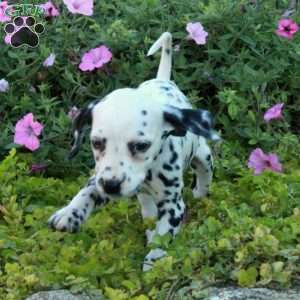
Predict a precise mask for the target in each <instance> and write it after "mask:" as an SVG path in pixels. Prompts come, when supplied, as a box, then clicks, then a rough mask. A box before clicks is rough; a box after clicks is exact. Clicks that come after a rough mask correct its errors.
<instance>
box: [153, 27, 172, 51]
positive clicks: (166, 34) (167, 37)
mask: <svg viewBox="0 0 300 300" xmlns="http://www.w3.org/2000/svg"><path fill="white" fill-rule="evenodd" d="M171 39H172V35H171V33H170V32H164V33H163V34H162V35H161V36H160V38H159V39H158V40H157V41H156V42H155V43H154V44H153V45H152V46H151V48H150V49H149V51H148V53H147V56H150V55H153V54H154V53H155V52H157V51H158V50H159V49H160V48H161V47H162V46H163V45H164V44H166V42H168V41H170V42H171Z"/></svg>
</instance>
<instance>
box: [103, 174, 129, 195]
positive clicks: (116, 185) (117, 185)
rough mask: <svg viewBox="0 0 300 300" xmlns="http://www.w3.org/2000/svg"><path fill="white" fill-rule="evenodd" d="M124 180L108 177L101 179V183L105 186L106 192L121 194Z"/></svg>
mask: <svg viewBox="0 0 300 300" xmlns="http://www.w3.org/2000/svg"><path fill="white" fill-rule="evenodd" d="M123 181H124V179H123V180H118V179H108V180H107V179H106V180H104V179H103V178H101V179H100V184H101V185H102V187H103V190H104V192H105V193H107V194H110V195H119V194H120V193H121V184H122V183H123Z"/></svg>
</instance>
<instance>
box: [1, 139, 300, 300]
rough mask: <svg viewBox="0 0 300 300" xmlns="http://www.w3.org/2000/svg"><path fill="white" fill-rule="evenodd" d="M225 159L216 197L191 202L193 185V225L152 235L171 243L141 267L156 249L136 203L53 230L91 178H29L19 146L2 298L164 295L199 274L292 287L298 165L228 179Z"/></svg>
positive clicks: (9, 183)
mask: <svg viewBox="0 0 300 300" xmlns="http://www.w3.org/2000/svg"><path fill="white" fill-rule="evenodd" d="M228 147H229V145H227V144H224V145H223V146H222V150H223V149H224V152H226V148H228ZM298 147H299V145H298ZM229 148H230V147H229ZM227 155H231V154H230V153H229V152H228V153H227ZM227 157H228V156H227ZM298 162H299V161H298ZM239 164H240V165H241V162H240V161H239ZM226 165H227V163H226V159H225V158H224V164H223V165H222V166H221V165H219V166H218V170H217V173H216V177H217V178H218V179H217V180H216V181H215V183H214V184H213V186H212V193H211V196H210V197H209V198H205V199H203V200H201V201H200V200H199V199H193V197H192V195H191V191H190V189H189V188H185V191H184V198H185V199H186V203H187V206H188V208H187V211H188V218H187V221H186V223H185V224H184V226H183V228H182V231H181V232H180V233H179V234H178V236H177V237H176V239H175V240H174V241H173V242H172V243H169V240H170V237H169V236H164V237H157V238H156V239H155V240H154V242H153V244H152V246H151V247H157V246H159V247H162V248H164V249H166V250H167V252H168V256H167V257H166V258H163V259H162V260H160V261H158V262H156V264H155V267H154V269H153V270H152V271H150V272H147V273H143V272H142V271H141V262H142V260H143V257H144V256H145V254H146V253H147V252H148V251H149V249H147V247H145V237H144V231H145V229H146V228H149V226H150V227H151V224H153V223H152V222H150V221H149V222H148V221H145V222H143V221H142V218H141V216H140V213H139V207H138V205H137V201H132V200H127V199H122V200H121V201H119V202H117V203H114V204H109V205H108V206H106V207H105V208H103V209H101V211H99V212H97V213H95V214H93V215H92V217H91V218H90V219H89V220H88V221H87V223H86V224H84V225H83V227H82V229H81V232H80V233H78V234H69V233H61V232H53V231H51V230H50V229H48V228H47V225H46V220H47V219H48V217H49V216H50V215H51V213H53V212H54V211H55V210H56V209H58V208H60V207H61V206H63V205H65V204H66V203H67V202H68V200H69V199H70V198H71V197H72V196H73V195H74V194H75V193H76V192H77V190H78V187H79V186H80V185H82V184H83V183H84V181H85V178H84V177H80V178H78V179H77V180H74V179H73V180H68V179H64V180H63V181H62V180H61V179H53V178H43V177H32V176H28V172H29V168H28V166H27V165H26V163H25V162H24V160H23V159H21V158H19V157H18V156H17V155H16V151H15V150H12V151H11V153H10V155H9V156H8V157H7V158H6V159H5V160H4V161H3V162H2V163H1V165H0V186H1V187H2V188H1V190H0V199H1V202H0V203H1V205H0V216H1V221H0V249H1V251H0V286H1V287H2V288H1V289H0V298H1V299H8V300H12V299H14V300H18V299H23V298H24V297H25V296H27V295H29V294H31V293H33V292H35V291H39V290H45V289H53V288H69V289H71V290H72V291H82V290H88V289H92V288H95V289H99V290H102V291H103V292H104V294H105V295H106V297H107V298H108V299H111V300H118V299H136V300H137V299H158V300H159V299H166V295H167V293H168V292H169V290H170V289H171V286H172V285H174V284H176V283H178V282H186V281H192V280H200V282H202V284H203V286H207V284H217V283H220V282H222V283H230V282H237V283H238V284H239V285H241V286H254V285H258V286H265V285H270V284H279V285H280V286H282V287H288V286H290V285H291V283H292V282H293V279H295V278H297V274H298V273H299V267H298V265H299V260H300V256H299V244H298V235H299V233H300V226H299V224H300V209H299V197H300V184H299V182H300V168H299V163H298V165H296V164H295V163H293V164H292V165H291V167H290V168H288V169H286V170H285V174H278V173H272V172H264V173H263V174H261V175H260V176H253V175H252V173H251V172H250V171H249V170H247V169H245V168H244V167H240V169H239V171H238V173H239V176H238V177H237V178H236V179H234V180H228V177H226V176H227V175H226ZM224 171H225V172H224ZM142 295H143V296H144V297H142ZM139 297H140V298H139ZM147 297H148V298H147Z"/></svg>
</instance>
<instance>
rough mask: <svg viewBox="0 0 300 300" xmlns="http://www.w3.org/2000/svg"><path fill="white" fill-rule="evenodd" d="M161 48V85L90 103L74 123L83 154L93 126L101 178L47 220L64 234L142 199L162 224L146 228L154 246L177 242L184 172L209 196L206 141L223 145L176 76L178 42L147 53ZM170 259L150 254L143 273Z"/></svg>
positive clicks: (165, 38) (146, 211)
mask: <svg viewBox="0 0 300 300" xmlns="http://www.w3.org/2000/svg"><path fill="white" fill-rule="evenodd" d="M159 49H162V54H161V61H160V64H159V68H158V73H157V77H156V78H155V79H152V80H149V81H145V82H144V83H142V84H141V85H140V86H139V87H138V88H122V89H118V90H115V91H113V92H112V93H110V94H109V95H107V96H106V97H105V98H103V99H102V100H100V101H94V102H92V103H90V104H89V105H88V106H87V107H86V108H84V109H82V110H81V112H80V114H79V115H77V117H76V118H75V120H74V124H73V132H74V145H73V147H72V149H71V152H70V157H73V156H74V155H76V154H77V152H78V150H79V146H80V144H81V142H82V139H83V135H84V131H85V126H86V125H88V124H90V123H91V133H90V140H91V148H92V152H93V154H94V159H95V175H94V176H92V177H91V178H90V179H89V180H88V182H87V184H86V186H85V187H83V188H82V189H81V190H80V191H79V193H78V194H77V195H76V196H75V197H74V198H73V199H72V201H71V202H70V203H69V204H68V205H67V206H65V207H64V208H62V209H60V210H58V211H57V212H56V213H54V215H52V216H51V217H50V219H49V221H48V223H49V225H50V226H51V227H52V228H54V229H56V230H61V231H69V232H77V231H78V230H79V228H80V226H81V224H82V223H83V222H84V221H85V220H86V219H87V218H88V217H89V215H90V214H91V212H92V211H93V209H94V208H95V207H98V206H99V207H101V206H103V205H105V204H106V203H108V202H110V201H112V200H114V199H117V198H120V197H131V196H137V199H138V201H139V203H140V205H141V212H142V216H143V218H147V217H151V218H156V220H157V221H156V228H155V230H152V231H151V230H147V232H146V236H147V240H148V243H150V242H151V241H152V239H153V236H154V235H155V234H158V235H164V234H166V233H170V234H171V235H172V236H175V235H176V234H177V233H178V231H179V229H180V225H181V223H182V219H183V216H184V212H185V204H184V201H183V199H182V189H183V172H184V170H185V169H186V168H187V167H188V166H189V165H191V167H192V168H193V170H194V173H195V187H194V189H193V194H194V196H195V197H202V196H205V195H207V193H208V190H209V185H210V182H211V180H212V168H213V160H212V155H211V151H210V148H209V147H208V145H207V143H206V140H205V139H210V140H217V139H218V138H219V137H218V135H217V134H216V133H215V132H214V131H213V129H212V116H211V114H210V113H209V112H208V111H205V110H201V109H193V108H192V106H191V104H190V103H189V102H188V100H187V98H186V97H185V96H184V94H183V93H182V92H181V91H180V90H179V88H178V87H177V86H176V84H175V83H174V82H173V81H170V76H171V56H172V53H171V51H172V36H171V34H170V33H168V32H165V33H163V34H162V35H161V37H160V38H159V39H158V40H157V41H156V42H155V43H154V44H153V46H152V47H151V48H150V50H149V52H148V55H152V54H154V53H155V52H156V51H158V50H159ZM165 254H166V253H165V251H163V250H162V249H154V250H151V251H150V252H149V253H148V255H147V256H146V258H145V260H144V264H143V270H144V271H146V270H148V269H150V268H151V265H152V264H153V262H154V261H155V260H157V259H158V258H160V257H162V256H164V255H165Z"/></svg>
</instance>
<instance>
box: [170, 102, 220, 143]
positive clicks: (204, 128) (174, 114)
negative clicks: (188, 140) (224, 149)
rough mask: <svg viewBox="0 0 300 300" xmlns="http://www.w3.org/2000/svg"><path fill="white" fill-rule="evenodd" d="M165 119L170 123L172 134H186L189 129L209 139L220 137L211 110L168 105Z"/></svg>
mask: <svg viewBox="0 0 300 300" xmlns="http://www.w3.org/2000/svg"><path fill="white" fill-rule="evenodd" d="M164 119H165V121H166V122H167V123H168V126H169V127H170V134H172V135H175V136H184V135H186V132H187V131H190V132H192V133H194V134H196V135H201V136H203V137H205V138H207V139H209V140H213V141H216V140H219V139H220V137H219V136H218V134H216V133H215V131H214V130H213V118H212V115H211V113H210V112H209V111H206V110H202V109H181V108H177V107H174V106H167V107H166V108H165V110H164Z"/></svg>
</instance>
